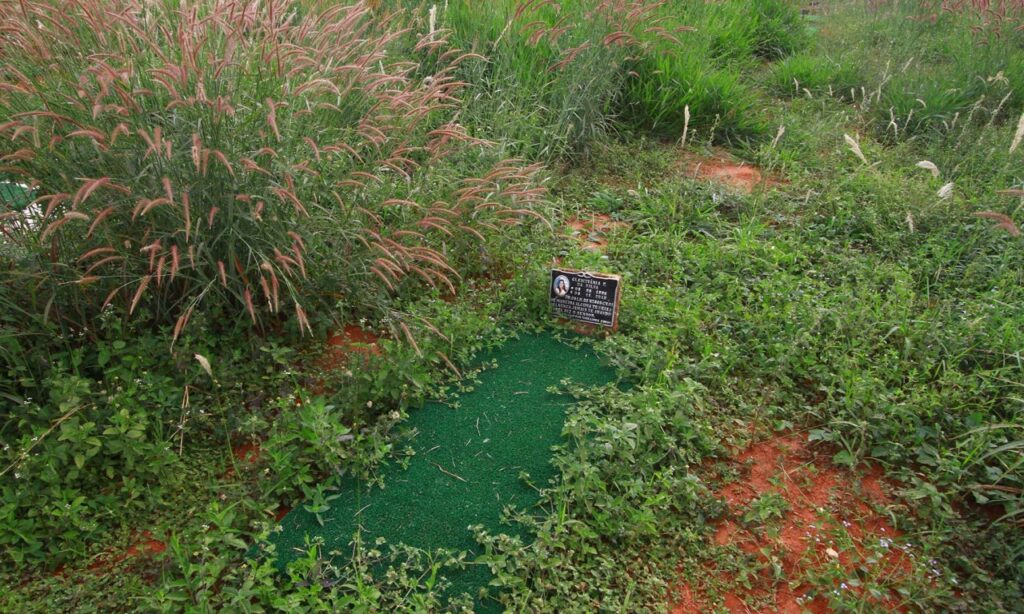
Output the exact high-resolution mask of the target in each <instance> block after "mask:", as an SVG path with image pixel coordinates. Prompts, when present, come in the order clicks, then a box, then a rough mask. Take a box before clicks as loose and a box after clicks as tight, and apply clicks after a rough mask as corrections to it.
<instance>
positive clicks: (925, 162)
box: [917, 160, 941, 179]
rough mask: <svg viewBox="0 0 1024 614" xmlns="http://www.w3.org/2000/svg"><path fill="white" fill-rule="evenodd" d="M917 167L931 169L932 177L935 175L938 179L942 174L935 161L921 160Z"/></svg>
mask: <svg viewBox="0 0 1024 614" xmlns="http://www.w3.org/2000/svg"><path fill="white" fill-rule="evenodd" d="M917 168H923V169H925V170H926V171H931V172H932V177H935V178H936V179H938V178H939V175H941V173H940V172H939V167H937V166H935V163H934V162H930V161H928V160H921V161H920V162H918V163H917Z"/></svg>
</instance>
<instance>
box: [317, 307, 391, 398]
mask: <svg viewBox="0 0 1024 614" xmlns="http://www.w3.org/2000/svg"><path fill="white" fill-rule="evenodd" d="M382 353H383V350H381V347H380V337H379V336H378V335H377V334H375V333H373V332H372V331H368V330H366V329H364V328H362V327H360V326H357V325H355V324H348V325H346V326H345V327H344V328H342V329H341V330H340V331H335V332H332V333H329V334H328V335H327V343H326V347H325V348H324V351H323V353H322V354H320V355H319V356H317V357H316V358H315V359H314V361H313V365H314V366H315V367H316V368H317V369H319V370H320V371H323V372H330V371H337V370H341V369H344V368H345V367H347V366H349V365H350V361H351V359H352V358H353V357H359V358H363V359H366V358H368V357H370V356H380V355H381V354H382ZM311 390H312V392H314V393H315V394H319V393H320V392H323V382H314V384H313V385H311Z"/></svg>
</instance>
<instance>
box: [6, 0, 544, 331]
mask: <svg viewBox="0 0 1024 614" xmlns="http://www.w3.org/2000/svg"><path fill="white" fill-rule="evenodd" d="M0 24H2V27H0V29H2V31H3V32H4V37H5V39H6V40H5V44H4V51H3V52H2V60H3V64H2V67H0V74H2V75H3V76H4V79H3V82H2V83H0V117H5V118H7V119H6V121H4V122H3V123H2V124H0V165H2V167H3V168H2V169H0V172H3V173H5V174H8V175H13V176H16V177H18V179H19V181H24V182H26V183H30V184H31V185H32V187H33V188H34V190H35V191H36V194H37V196H36V200H35V202H36V203H37V204H38V205H40V206H41V208H42V210H43V219H42V221H41V223H40V226H39V229H38V232H36V233H31V234H30V236H26V237H24V240H23V241H22V242H21V248H22V250H23V251H22V253H23V255H24V257H25V258H26V259H27V260H31V261H34V262H36V263H37V264H36V266H37V267H38V275H39V277H38V279H37V280H36V281H35V282H34V283H36V284H37V286H38V287H39V288H41V289H45V292H47V293H49V294H50V296H51V299H50V303H49V305H48V309H49V312H50V313H49V314H48V315H50V316H52V317H55V318H56V319H58V320H64V321H72V322H77V323H78V324H79V326H84V323H85V322H87V321H88V319H89V318H91V317H93V316H95V314H96V313H97V312H98V311H99V310H101V309H102V308H104V307H106V306H107V305H115V306H117V307H118V308H120V309H122V310H123V311H124V312H125V313H128V314H136V315H137V314H140V313H145V314H146V315H147V316H148V317H149V318H151V319H152V320H153V321H154V322H159V323H168V324H169V325H172V326H174V329H175V334H176V335H177V333H179V332H180V331H181V329H182V328H183V327H184V326H186V325H187V323H188V321H189V319H190V317H191V315H192V314H193V313H194V312H195V310H196V309H198V308H200V307H201V306H202V307H204V308H208V309H211V310H215V311H218V312H220V313H222V314H223V315H226V316H227V317H241V318H247V319H249V320H251V322H252V323H253V324H254V325H257V326H261V327H262V326H265V325H266V324H267V323H268V322H270V321H271V320H273V319H276V318H277V316H278V314H282V313H286V312H287V313H291V314H294V317H295V319H296V321H297V322H298V325H299V328H300V329H306V330H308V329H309V328H310V324H309V320H308V316H307V306H308V304H309V301H312V300H315V299H314V297H313V296H310V294H311V293H310V290H315V288H316V284H317V280H316V279H311V276H310V269H311V267H312V266H314V264H315V263H313V262H311V260H312V261H318V260H321V259H324V258H329V259H332V260H334V261H335V262H337V261H340V262H342V263H343V264H344V266H345V268H346V269H347V270H348V271H349V273H350V275H349V278H350V279H351V280H352V283H353V284H355V286H354V287H352V288H349V289H348V291H349V292H357V291H365V292H372V291H374V288H377V289H380V288H383V289H385V290H387V291H393V290H394V289H395V288H396V287H397V285H398V284H400V283H402V282H403V281H404V280H406V279H407V278H410V277H413V278H418V279H419V280H420V281H421V283H423V284H428V285H431V286H444V287H447V288H450V289H453V288H454V283H455V280H456V279H457V277H458V273H457V272H456V270H455V269H454V268H453V266H452V264H451V263H449V262H448V260H447V257H446V255H445V254H444V253H443V249H442V243H443V241H445V240H446V239H448V238H450V237H453V236H456V235H462V236H467V235H468V236H475V237H481V236H482V231H486V229H487V228H497V226H496V224H501V223H504V222H508V221H510V220H512V221H515V220H519V219H522V218H523V217H524V216H528V215H532V212H531V211H530V210H529V208H530V204H531V203H532V202H534V201H535V200H536V198H537V196H538V193H537V192H536V191H534V190H532V186H530V185H526V184H528V183H529V182H530V180H531V177H532V175H533V173H534V172H535V169H525V170H519V168H518V167H517V165H515V164H512V163H504V164H499V165H497V166H496V167H495V168H494V170H493V171H492V172H491V173H490V174H488V175H487V176H486V177H484V178H481V179H479V180H475V181H474V182H472V183H471V184H469V185H470V192H471V193H472V194H474V195H476V194H478V191H479V192H480V193H482V194H484V195H485V196H482V197H479V198H477V197H475V196H474V197H473V198H469V197H465V196H464V197H461V198H457V199H453V200H452V201H451V202H440V201H439V202H422V203H421V202H417V201H416V200H415V197H414V196H410V195H409V194H408V192H409V189H408V186H414V185H415V182H416V181H417V178H418V175H417V171H418V169H420V167H422V166H423V165H424V164H426V163H435V162H437V161H439V160H444V159H445V158H447V157H449V156H451V155H452V154H453V152H455V151H457V150H458V145H459V144H460V143H465V142H467V141H473V140H474V139H471V138H470V137H469V136H468V135H467V134H466V133H465V132H464V130H463V129H462V128H461V127H460V126H459V124H457V123H456V122H454V121H453V120H452V116H451V110H452V109H453V108H455V107H456V105H457V104H458V99H457V98H456V96H457V94H458V91H459V89H460V87H461V83H459V82H458V81H457V80H456V79H455V78H454V76H453V74H454V71H455V70H456V69H457V68H458V66H459V65H460V63H461V62H463V61H464V60H465V59H467V56H466V55H464V54H461V53H460V52H458V51H457V50H454V49H451V48H449V47H448V46H447V44H446V41H445V40H444V38H443V37H442V36H440V35H438V33H436V32H432V33H421V34H419V35H418V34H415V33H413V32H412V31H410V30H409V29H407V28H405V27H403V26H402V24H401V23H400V22H399V21H397V20H396V18H395V17H394V16H387V15H383V16H381V15H374V14H373V11H372V10H371V9H370V8H369V6H367V5H366V4H365V3H357V4H354V5H352V6H334V5H331V4H327V3H324V4H320V3H308V2H298V1H292V0H275V1H272V2H267V3H258V4H252V3H246V2H235V1H231V0H224V1H217V2H181V3H151V2H136V1H133V0H120V1H117V2H100V1H98V0H97V1H93V2H84V3H76V4H74V5H70V6H64V5H58V4H53V3H49V2H22V3H17V4H5V5H3V6H2V7H0ZM398 50H403V51H407V52H408V53H407V55H405V56H404V57H403V55H401V54H398V53H396V51H398ZM55 66H59V67H60V68H59V70H55V69H54V67H55ZM423 66H429V67H430V68H431V69H430V70H429V71H426V70H424V68H423ZM524 182H525V184H524ZM485 187H487V188H488V189H486V190H485V189H484V188H485ZM323 228H330V229H331V234H332V237H331V245H332V246H333V249H334V250H336V251H335V253H332V254H325V253H311V252H310V249H309V248H310V246H309V245H308V244H307V241H306V239H305V238H304V237H305V236H306V235H307V234H309V233H312V232H317V231H319V230H320V229H323ZM318 247H322V244H320V245H318ZM25 266H29V265H23V266H22V268H24V267H25ZM304 296H306V298H304ZM304 301H305V303H304Z"/></svg>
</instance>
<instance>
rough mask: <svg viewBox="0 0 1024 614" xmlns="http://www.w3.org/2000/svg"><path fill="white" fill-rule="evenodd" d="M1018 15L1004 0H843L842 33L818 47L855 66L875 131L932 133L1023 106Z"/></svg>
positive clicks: (1022, 35) (1023, 56)
mask: <svg viewBox="0 0 1024 614" xmlns="http://www.w3.org/2000/svg"><path fill="white" fill-rule="evenodd" d="M1022 16H1024V8H1022V7H1021V5H1020V4H1019V3H1017V2H1009V1H1007V2H937V1H926V2H884V3H874V4H873V5H872V6H871V7H869V8H868V9H867V10H865V9H863V8H861V7H855V6H852V5H851V6H844V7H841V8H839V9H838V15H837V16H836V17H835V19H836V20H837V21H839V22H841V23H842V24H843V25H842V26H841V29H842V30H843V32H844V34H843V35H842V36H840V37H837V39H836V43H835V45H834V47H833V48H831V49H826V50H824V51H825V52H826V53H829V54H830V55H832V56H833V57H834V59H836V61H837V62H839V63H840V64H842V65H844V66H856V67H857V70H858V71H859V73H860V79H859V81H860V82H861V83H860V85H862V86H863V87H864V89H863V90H861V91H860V92H855V94H856V95H859V97H860V99H861V103H862V104H863V105H864V106H865V107H866V108H868V109H869V110H870V111H871V115H870V117H871V118H872V120H873V124H874V126H875V128H876V131H877V132H878V133H879V134H880V135H883V136H885V137H886V138H887V139H890V140H894V139H898V138H904V137H915V136H919V137H931V136H937V135H942V134H947V133H951V132H954V131H956V130H957V129H958V128H959V127H962V125H963V123H965V122H968V123H969V122H988V121H989V120H990V118H991V116H993V115H995V116H996V119H997V120H999V119H1005V118H1007V117H1014V118H1015V117H1016V114H1019V112H1020V111H1021V110H1024V30H1022V29H1021V28H1020V25H1021V17H1022ZM844 95H845V93H844Z"/></svg>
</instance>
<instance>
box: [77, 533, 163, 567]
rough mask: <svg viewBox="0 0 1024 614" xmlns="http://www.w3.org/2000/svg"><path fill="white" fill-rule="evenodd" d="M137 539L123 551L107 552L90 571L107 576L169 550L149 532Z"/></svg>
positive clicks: (108, 550)
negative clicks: (130, 562) (126, 564)
mask: <svg viewBox="0 0 1024 614" xmlns="http://www.w3.org/2000/svg"><path fill="white" fill-rule="evenodd" d="M135 539H136V541H135V542H134V543H133V544H131V545H130V546H128V547H127V548H125V549H124V550H122V551H118V550H116V549H114V548H108V549H107V550H105V551H104V552H103V553H102V554H101V555H99V556H98V557H96V560H95V561H93V562H92V564H90V565H89V570H90V571H94V572H96V573H98V574H105V573H107V572H109V571H111V570H112V569H114V568H115V567H117V566H118V565H120V564H121V563H123V562H125V561H127V560H129V559H135V558H140V557H150V556H153V555H156V554H160V553H162V552H163V551H165V550H167V544H165V543H164V542H162V541H160V540H159V539H155V538H154V537H153V534H152V533H150V532H149V531H141V532H139V533H138V535H137V536H136V538H135ZM58 573H59V572H58Z"/></svg>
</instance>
